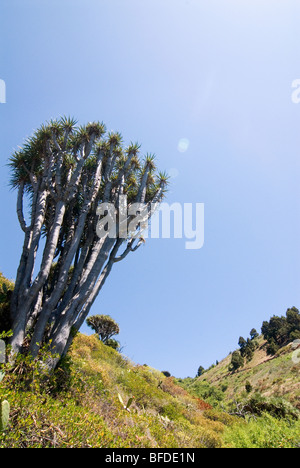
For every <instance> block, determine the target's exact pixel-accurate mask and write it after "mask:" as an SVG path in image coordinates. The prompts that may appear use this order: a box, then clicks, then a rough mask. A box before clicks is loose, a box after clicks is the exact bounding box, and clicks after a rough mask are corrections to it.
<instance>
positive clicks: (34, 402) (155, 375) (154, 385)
mask: <svg viewBox="0 0 300 468" xmlns="http://www.w3.org/2000/svg"><path fill="white" fill-rule="evenodd" d="M283 358H285V356H282V358H281V359H283ZM273 362H275V360H274V361H273ZM6 367H7V369H6V375H5V377H4V379H3V380H2V382H1V384H0V400H2V401H3V400H4V399H6V400H8V401H9V403H10V407H11V411H10V421H9V426H8V429H7V430H5V431H3V432H2V433H1V434H0V447H1V448H8V447H13V448H16V447H18V448H19V447H21V448H32V447H33V448H37V447H54V448H140V447H142V448H144V447H145V448H147V447H148V448H220V447H233V448H235V447H243V446H249V447H251V446H253V447H265V446H267V447H279V446H283V445H284V446H287V447H296V446H298V444H299V441H300V426H299V421H296V420H283V419H281V420H280V419H276V418H274V417H273V416H270V415H266V416H263V417H261V418H259V419H253V420H249V421H245V420H243V419H241V418H237V417H233V416H230V415H229V414H227V412H225V411H223V410H222V409H220V408H219V409H218V408H217V407H218V405H217V404H215V401H211V403H212V405H210V404H209V403H208V402H205V401H204V400H203V399H202V398H199V396H198V395H197V394H195V392H194V389H193V388H191V391H190V392H189V391H187V390H186V389H184V388H182V386H179V385H178V384H177V383H176V379H174V378H173V377H165V376H164V375H163V374H162V373H161V372H159V371H157V370H155V369H152V368H150V367H147V366H141V365H136V364H134V363H132V362H130V361H129V360H128V359H127V358H126V357H124V356H122V355H120V354H119V353H118V352H117V351H115V350H113V349H112V348H109V347H108V346H105V345H103V343H102V342H100V341H99V339H98V337H97V336H96V335H94V336H86V335H82V334H78V335H77V337H76V338H75V341H74V343H73V346H72V349H71V352H70V354H69V356H68V359H67V360H66V362H64V363H61V365H60V366H59V368H58V370H57V371H56V372H55V374H53V375H51V376H49V375H48V374H47V373H46V372H45V366H43V365H41V364H39V363H38V362H36V363H34V364H32V363H30V362H29V361H28V359H26V358H20V361H19V362H18V365H17V367H15V368H14V369H9V367H8V366H6ZM258 367H259V366H258ZM225 368H226V360H225V361H224V362H223V363H220V367H219V368H218V372H216V369H213V370H211V371H210V373H207V374H206V376H205V377H204V378H206V379H207V380H208V379H209V380H210V382H211V388H212V386H213V385H216V386H217V387H221V386H222V385H223V384H224V382H227V383H228V385H229V383H230V382H232V384H231V385H232V386H233V385H234V384H233V381H231V380H230V376H229V375H227V376H226V375H225ZM249 372H251V370H250V369H249V370H246V369H245V370H244V372H243V371H242V372H241V373H239V375H240V376H242V378H240V379H239V375H236V376H235V377H234V378H235V379H237V381H238V380H240V387H241V388H242V384H243V381H244V377H246V375H247V376H248V375H249ZM291 373H293V372H292V371H291ZM222 374H223V377H222ZM204 378H203V379H202V383H203V382H204ZM224 379H225V380H224ZM206 385H209V384H208V382H206ZM230 391H231V390H229V386H228V389H227V390H226V392H228V396H229V395H230ZM207 400H208V401H209V400H210V398H209V397H208V398H207ZM122 401H123V403H121V402H122ZM129 404H130V406H129ZM128 406H129V407H128ZM213 406H214V408H213ZM126 407H127V408H126ZM271 429H272V431H273V436H272V437H271V438H270V437H267V436H266V431H267V432H270V430H271ZM249 437H250V439H249Z"/></svg>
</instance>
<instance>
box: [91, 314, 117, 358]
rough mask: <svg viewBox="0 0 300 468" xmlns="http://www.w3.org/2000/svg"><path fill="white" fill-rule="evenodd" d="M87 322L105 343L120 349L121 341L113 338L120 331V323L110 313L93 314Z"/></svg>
mask: <svg viewBox="0 0 300 468" xmlns="http://www.w3.org/2000/svg"><path fill="white" fill-rule="evenodd" d="M86 323H87V325H88V326H89V327H91V329H92V330H94V332H96V333H97V335H98V336H99V338H100V340H101V341H102V342H103V343H104V344H105V345H107V346H110V347H111V348H113V349H115V350H117V351H118V350H119V349H120V343H119V341H117V340H115V339H113V338H112V337H113V336H116V335H118V334H119V333H120V328H119V325H118V324H117V322H116V321H115V320H114V319H113V318H112V317H110V316H109V315H92V316H91V317H88V318H87V319H86Z"/></svg>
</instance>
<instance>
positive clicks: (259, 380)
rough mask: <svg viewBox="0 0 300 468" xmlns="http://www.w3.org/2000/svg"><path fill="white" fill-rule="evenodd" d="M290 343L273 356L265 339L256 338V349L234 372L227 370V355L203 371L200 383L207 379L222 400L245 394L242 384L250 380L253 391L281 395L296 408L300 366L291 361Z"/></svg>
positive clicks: (299, 392) (229, 358)
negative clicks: (249, 358) (220, 395)
mask: <svg viewBox="0 0 300 468" xmlns="http://www.w3.org/2000/svg"><path fill="white" fill-rule="evenodd" d="M292 355H293V350H292V349H291V346H290V345H289V346H286V347H285V348H282V349H281V350H280V351H279V352H278V353H277V355H275V357H270V356H268V355H267V353H266V350H265V341H264V340H263V339H262V338H260V339H259V348H258V349H257V350H256V351H255V353H254V357H253V359H252V360H251V361H250V362H249V363H246V364H245V366H244V367H243V368H241V369H240V370H238V371H237V372H235V373H231V372H229V371H228V366H229V364H230V361H231V355H229V356H227V357H226V358H225V359H224V360H223V361H221V362H220V363H219V364H218V365H217V366H215V367H213V368H212V369H210V370H209V371H208V372H205V373H204V374H203V375H202V376H201V377H200V378H199V381H200V382H205V381H206V382H209V383H210V384H212V385H213V386H214V387H216V388H217V389H219V390H221V391H223V393H224V396H225V399H226V400H233V399H238V398H239V397H242V396H244V395H245V384H246V382H247V381H249V382H250V384H251V386H252V388H253V390H252V392H258V393H259V394H261V395H262V396H265V397H273V396H274V397H284V398H286V399H287V400H289V401H290V402H291V403H292V404H293V405H294V406H296V407H298V408H299V409H300V384H299V370H300V365H299V364H295V363H294V362H293V360H292Z"/></svg>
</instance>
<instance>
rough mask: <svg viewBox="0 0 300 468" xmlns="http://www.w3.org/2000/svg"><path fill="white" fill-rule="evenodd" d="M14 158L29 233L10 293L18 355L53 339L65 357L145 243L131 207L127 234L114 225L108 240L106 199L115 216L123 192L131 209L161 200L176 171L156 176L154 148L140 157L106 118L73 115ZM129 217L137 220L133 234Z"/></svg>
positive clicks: (23, 225) (15, 181) (54, 349)
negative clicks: (110, 284) (112, 281)
mask: <svg viewBox="0 0 300 468" xmlns="http://www.w3.org/2000/svg"><path fill="white" fill-rule="evenodd" d="M9 164H10V167H11V171H12V178H11V185H12V187H13V188H15V189H17V191H18V196H17V215H18V220H19V223H20V226H21V229H22V230H23V231H24V244H23V250H22V255H21V259H20V264H19V268H18V271H17V275H16V280H15V288H14V292H13V295H12V299H11V320H12V330H13V336H12V339H11V345H12V352H13V354H16V353H19V352H22V351H23V350H26V351H29V352H30V354H31V355H32V356H33V357H36V356H38V353H39V350H40V347H41V346H42V345H43V344H45V343H51V350H52V353H53V356H58V355H59V356H63V355H64V354H65V353H66V352H67V350H68V348H69V346H70V344H71V342H72V338H73V336H74V333H76V331H78V330H79V329H80V327H81V325H82V324H83V322H84V321H85V319H86V317H87V316H88V313H89V311H90V309H91V307H92V305H93V303H94V301H95V299H96V297H97V295H98V294H99V292H100V291H101V288H102V287H103V285H104V283H105V281H106V279H107V277H108V275H109V274H110V272H111V269H112V267H113V265H114V264H115V263H116V262H118V261H121V260H123V259H124V258H125V257H126V256H127V255H128V254H129V253H131V252H134V251H135V250H137V248H138V247H139V246H140V245H141V244H142V242H143V238H142V237H139V236H140V229H141V223H137V225H136V227H135V228H133V227H132V222H133V218H134V216H132V214H128V213H130V210H129V209H128V210H127V212H126V213H125V218H124V212H122V223H123V227H122V235H121V230H120V229H119V228H116V229H115V234H114V236H111V234H110V231H109V229H107V232H106V234H105V233H104V234H103V233H102V235H101V236H100V237H99V233H98V231H97V223H99V219H100V218H101V216H100V215H99V211H98V209H99V206H101V205H103V204H105V203H109V204H110V205H112V206H113V207H114V216H115V219H116V220H118V219H119V218H120V216H121V214H120V212H121V208H120V207H121V204H120V199H121V198H122V199H124V197H126V203H127V204H128V207H130V206H133V205H134V204H135V203H140V204H143V205H144V206H146V207H150V204H151V206H152V207H153V206H156V205H158V204H159V203H160V202H161V200H162V199H163V197H164V194H165V191H166V187H167V176H166V174H165V173H157V171H156V167H155V162H154V157H153V156H152V155H146V156H145V157H143V158H142V157H141V156H140V147H139V145H138V144H130V145H129V146H128V147H127V148H124V147H123V145H122V138H121V135H120V134H119V133H107V132H106V129H105V126H104V125H103V124H102V123H98V122H96V123H89V124H88V125H86V126H77V122H76V121H74V120H73V119H70V118H61V119H59V120H55V121H51V122H49V123H47V124H46V125H43V126H42V127H41V128H40V129H38V130H37V131H36V132H35V133H34V135H33V136H32V137H31V138H29V139H28V140H27V141H26V142H25V144H24V146H23V147H22V148H20V149H19V150H18V151H16V152H15V153H14V154H13V155H12V157H11V159H10V163H9ZM25 202H26V204H25ZM25 206H26V210H25ZM25 211H26V212H25ZM152 212H153V209H152V210H150V209H149V210H148V211H147V217H148V218H149V217H150V216H151V214H152ZM102 214H103V213H102ZM104 214H107V213H106V212H105V213H104ZM104 218H105V216H104ZM124 223H125V225H126V226H129V225H130V229H129V228H128V233H127V234H126V235H125V236H124ZM120 224H121V223H120ZM117 226H118V224H117ZM38 258H39V259H40V260H39V262H38V261H37V259H38ZM57 361H58V358H56V357H55V358H53V362H52V364H51V365H52V367H54V366H55V365H56V363H57Z"/></svg>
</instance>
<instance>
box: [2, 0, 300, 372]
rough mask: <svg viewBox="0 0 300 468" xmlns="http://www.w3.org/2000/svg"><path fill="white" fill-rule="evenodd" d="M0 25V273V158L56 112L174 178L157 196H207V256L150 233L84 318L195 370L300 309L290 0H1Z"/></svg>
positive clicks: (15, 257)
mask: <svg viewBox="0 0 300 468" xmlns="http://www.w3.org/2000/svg"><path fill="white" fill-rule="evenodd" d="M0 18H1V28H0V79H3V80H5V82H6V87H7V102H6V104H0V164H1V172H0V195H1V201H2V203H1V205H0V210H1V221H2V222H1V225H2V229H1V234H0V239H1V242H0V270H2V271H3V273H4V274H5V275H6V276H8V277H10V278H14V277H15V274H16V269H17V266H18V261H19V257H20V253H21V246H22V235H21V232H20V229H19V226H18V222H17V219H16V212H15V203H16V193H14V192H12V191H10V189H9V187H8V183H7V182H8V178H9V172H8V168H7V167H6V166H5V164H6V162H7V159H8V158H9V156H10V155H11V153H12V151H13V150H14V149H15V148H16V147H17V146H18V145H22V142H23V141H24V138H26V137H27V136H29V135H30V134H31V133H32V132H33V130H34V129H36V128H37V127H39V125H40V124H41V123H43V122H45V121H47V120H49V119H51V118H56V117H59V116H61V115H65V114H66V115H72V116H74V117H76V118H77V119H78V120H79V121H80V123H82V124H83V123H87V122H89V121H93V120H100V121H104V122H105V123H106V125H107V128H108V129H111V130H116V131H120V132H121V133H122V135H123V137H124V141H125V143H129V142H130V141H131V140H132V141H137V140H138V141H139V142H140V143H141V144H142V151H144V152H145V153H146V152H153V153H155V154H156V155H157V161H158V165H159V168H160V169H162V170H164V169H165V170H167V171H170V172H171V174H174V175H176V177H173V179H172V184H171V188H170V192H169V194H168V199H167V201H168V202H170V203H172V202H179V203H194V204H195V203H204V204H205V244H204V247H203V248H202V249H200V250H198V251H196V250H186V249H185V240H184V239H182V240H181V239H149V240H148V241H147V244H146V246H145V247H142V248H141V249H139V250H138V251H137V252H136V253H134V254H132V255H131V256H130V257H128V258H127V259H126V261H124V262H122V263H120V264H117V265H116V266H115V269H114V270H113V272H112V274H111V276H110V278H109V281H108V282H107V283H106V285H105V288H104V289H103V291H102V293H101V295H100V296H99V298H98V299H97V301H96V303H95V305H94V309H93V313H105V314H110V315H112V316H113V317H114V318H115V319H116V320H117V321H118V322H119V324H120V327H121V334H120V336H119V339H120V341H121V343H122V345H123V346H124V354H126V355H127V356H128V357H129V358H131V359H132V360H134V361H135V362H137V363H140V364H144V363H147V364H148V365H151V366H153V367H155V368H158V369H160V370H168V371H169V372H171V373H172V374H174V375H176V376H178V377H180V376H181V377H185V376H188V375H190V376H194V375H195V373H196V371H197V369H198V367H199V366H200V365H202V366H203V367H208V366H209V365H210V364H212V363H213V362H214V361H215V360H220V359H222V358H223V357H225V356H226V355H227V353H228V352H229V351H232V350H234V349H235V348H236V347H237V341H238V338H239V336H240V335H243V336H245V337H246V336H248V334H249V331H250V330H251V328H252V327H255V328H257V329H258V330H259V329H260V326H261V323H262V321H263V320H266V319H268V318H269V317H270V316H272V315H273V314H276V315H277V314H284V313H285V311H286V309H287V308H288V307H292V306H296V307H299V306H300V290H299V284H300V273H299V260H300V242H299V239H300V222H299V219H300V218H299V214H300V213H299V211H300V210H299V196H300V193H299V192H300V188H299V176H300V162H299V161H300V159H299V154H300V125H299V124H300V104H299V105H296V104H294V103H293V102H292V99H291V94H292V82H293V81H294V80H295V79H299V78H300V62H299V57H300V32H299V20H300V4H299V2H298V1H297V0H294V1H292V0H280V1H279V0H264V1H263V2H262V1H261V0H226V1H225V0H210V1H209V2H207V1H204V0H84V1H83V0H72V1H71V0H64V1H57V0H51V1H50V0H44V1H42V2H41V1H38V0H25V1H24V0H2V1H1V7H0ZM183 138H185V139H187V140H188V141H189V145H188V148H187V150H186V151H185V152H181V151H179V150H178V144H179V142H180V140H181V139H183ZM83 331H84V332H87V333H90V330H89V329H87V328H86V327H84V328H83Z"/></svg>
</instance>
